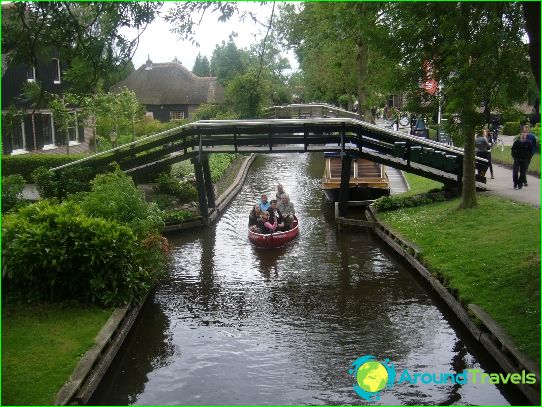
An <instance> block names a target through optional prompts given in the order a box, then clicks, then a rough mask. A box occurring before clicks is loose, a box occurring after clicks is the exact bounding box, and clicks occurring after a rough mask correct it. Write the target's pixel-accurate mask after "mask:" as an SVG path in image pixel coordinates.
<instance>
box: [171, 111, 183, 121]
mask: <svg viewBox="0 0 542 407" xmlns="http://www.w3.org/2000/svg"><path fill="white" fill-rule="evenodd" d="M177 114H178V115H179V116H180V117H179V118H177V117H173V116H174V115H177ZM183 119H184V110H171V111H170V112H169V120H183Z"/></svg>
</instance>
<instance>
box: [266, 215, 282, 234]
mask: <svg viewBox="0 0 542 407" xmlns="http://www.w3.org/2000/svg"><path fill="white" fill-rule="evenodd" d="M262 218H263V221H264V223H263V233H265V234H269V233H273V232H275V231H276V230H277V226H278V223H277V218H274V219H271V218H270V215H269V212H267V211H264V212H262Z"/></svg>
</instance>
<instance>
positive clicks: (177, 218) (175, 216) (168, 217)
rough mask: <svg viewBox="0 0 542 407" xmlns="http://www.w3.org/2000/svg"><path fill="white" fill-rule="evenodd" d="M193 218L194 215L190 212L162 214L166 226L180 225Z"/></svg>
mask: <svg viewBox="0 0 542 407" xmlns="http://www.w3.org/2000/svg"><path fill="white" fill-rule="evenodd" d="M193 217H194V214H193V213H192V212H190V211H182V210H181V211H168V212H165V214H164V222H165V223H166V224H172V223H181V222H184V221H186V220H189V219H192V218H193Z"/></svg>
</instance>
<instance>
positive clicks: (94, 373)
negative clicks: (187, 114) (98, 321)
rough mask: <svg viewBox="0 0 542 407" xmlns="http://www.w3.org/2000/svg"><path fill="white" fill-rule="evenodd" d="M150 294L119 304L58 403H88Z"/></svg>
mask: <svg viewBox="0 0 542 407" xmlns="http://www.w3.org/2000/svg"><path fill="white" fill-rule="evenodd" d="M255 158H256V156H255V155H254V154H251V155H250V156H249V157H247V158H246V160H245V162H244V163H243V164H242V166H241V168H240V169H239V173H238V174H237V177H236V178H235V180H234V182H233V183H232V184H231V185H230V186H229V187H228V189H226V191H224V193H223V194H222V195H220V197H218V198H217V200H216V209H215V210H213V212H212V213H211V215H210V217H209V219H210V221H214V220H215V219H216V217H217V216H218V214H219V213H220V212H222V211H223V210H224V208H225V207H226V206H227V205H228V204H229V203H230V202H231V200H232V199H233V198H234V197H235V195H236V194H237V192H239V190H240V189H241V186H242V185H243V183H244V181H245V179H246V176H247V174H248V169H249V167H250V165H251V164H252V162H253V161H254V159H255ZM202 225H203V222H202V221H201V219H200V220H198V219H196V220H192V221H188V222H184V223H182V224H179V225H174V226H176V228H175V229H172V230H182V229H188V228H193V227H199V226H202ZM147 296H148V294H147ZM147 296H145V298H143V300H142V301H141V302H140V303H138V304H135V305H131V306H124V307H119V308H116V309H115V310H114V311H113V313H112V314H111V316H110V317H109V319H108V320H107V322H106V323H105V325H104V326H103V327H102V329H101V330H100V332H99V333H98V335H97V336H96V339H95V341H94V346H93V347H92V348H91V349H90V350H88V351H87V352H86V353H85V354H84V355H83V357H82V358H81V360H80V361H79V363H78V364H77V366H76V367H75V369H74V370H73V372H72V374H71V375H70V378H69V379H68V381H67V382H66V383H65V384H64V386H62V388H61V389H60V391H59V392H58V393H57V396H56V399H55V405H63V406H65V405H82V404H87V402H88V400H89V399H90V397H91V396H92V394H93V393H94V391H95V390H96V387H97V386H98V384H99V383H100V380H101V379H102V377H103V375H104V374H105V372H106V371H107V369H108V368H109V365H110V364H111V362H112V361H113V359H114V358H115V355H116V354H117V352H118V350H119V348H120V346H121V345H122V342H123V341H124V339H125V338H126V335H127V334H128V332H129V331H130V329H131V328H132V325H133V324H134V321H135V320H136V318H137V316H138V315H139V311H140V310H141V307H142V306H143V304H144V303H145V301H146V299H147Z"/></svg>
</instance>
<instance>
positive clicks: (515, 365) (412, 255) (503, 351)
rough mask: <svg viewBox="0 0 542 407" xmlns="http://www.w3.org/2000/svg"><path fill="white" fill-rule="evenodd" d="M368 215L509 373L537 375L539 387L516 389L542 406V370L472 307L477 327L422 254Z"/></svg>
mask: <svg viewBox="0 0 542 407" xmlns="http://www.w3.org/2000/svg"><path fill="white" fill-rule="evenodd" d="M365 214H366V216H367V219H370V220H371V221H372V222H373V225H372V226H373V230H374V232H375V233H376V235H377V236H378V237H380V238H381V239H382V240H383V241H384V242H386V243H387V244H388V245H389V246H390V247H391V248H392V249H394V250H395V251H396V252H397V253H398V254H399V255H401V256H402V257H403V258H404V259H405V260H406V261H407V262H408V263H409V264H410V265H411V266H412V267H413V268H414V269H415V270H416V271H417V272H418V273H419V274H420V275H421V276H422V277H423V278H424V279H425V280H426V281H427V282H428V283H429V284H430V285H431V287H432V288H433V289H434V290H435V291H436V292H437V294H438V295H439V296H440V298H441V299H442V300H443V301H444V302H445V303H446V304H447V305H448V307H449V308H450V309H451V310H452V311H453V313H454V314H455V315H456V317H457V318H458V319H459V320H460V321H461V323H462V324H463V325H464V326H465V327H466V328H467V329H468V330H469V332H470V333H471V334H472V336H473V337H474V338H475V339H476V340H477V341H478V342H479V343H480V345H481V346H483V347H484V348H485V349H486V351H487V352H488V353H489V354H490V355H491V356H492V357H493V358H494V359H495V361H496V362H497V363H498V364H499V365H500V366H501V368H502V369H503V370H504V371H505V372H507V373H511V374H513V373H520V374H521V370H526V371H528V372H529V373H534V374H535V375H536V378H537V384H538V387H536V386H535V385H526V384H517V385H516V386H517V387H518V389H519V390H520V391H521V392H522V393H523V395H524V396H525V397H526V398H527V399H528V400H529V401H530V402H531V403H533V405H540V367H539V366H537V364H536V363H535V362H534V361H532V360H531V359H529V358H528V357H527V356H526V355H524V354H523V353H522V352H521V351H519V350H518V349H517V347H516V346H515V345H514V344H513V343H512V341H511V339H510V338H509V337H508V336H507V335H506V334H504V330H502V328H500V327H499V326H498V324H497V323H496V322H495V321H494V320H493V319H491V317H490V316H489V315H488V314H487V313H485V312H484V311H483V310H482V309H481V308H480V307H478V306H476V305H474V304H469V311H470V312H471V313H472V314H474V315H475V316H476V317H477V319H478V320H479V321H480V322H481V326H479V325H477V324H476V323H475V322H474V320H473V319H472V318H471V317H470V315H469V313H468V312H467V310H466V309H465V308H464V307H463V305H462V304H461V303H460V302H459V300H458V299H457V298H456V295H454V294H456V293H453V292H450V291H449V290H448V289H447V288H446V287H445V286H444V285H443V284H442V283H441V281H440V280H439V279H437V278H436V277H435V276H433V275H432V274H431V272H430V271H429V270H428V269H427V268H426V267H425V265H424V264H422V262H421V261H420V259H419V255H420V253H421V250H420V249H419V248H418V247H416V245H414V244H413V243H411V242H408V241H407V240H405V239H404V238H402V237H401V236H398V235H397V234H396V233H395V232H393V231H392V230H391V229H390V228H389V227H388V226H387V225H386V224H385V223H383V222H381V221H380V219H379V218H378V215H377V212H376V209H375V208H374V207H373V206H369V207H368V208H367V210H366V212H365Z"/></svg>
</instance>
